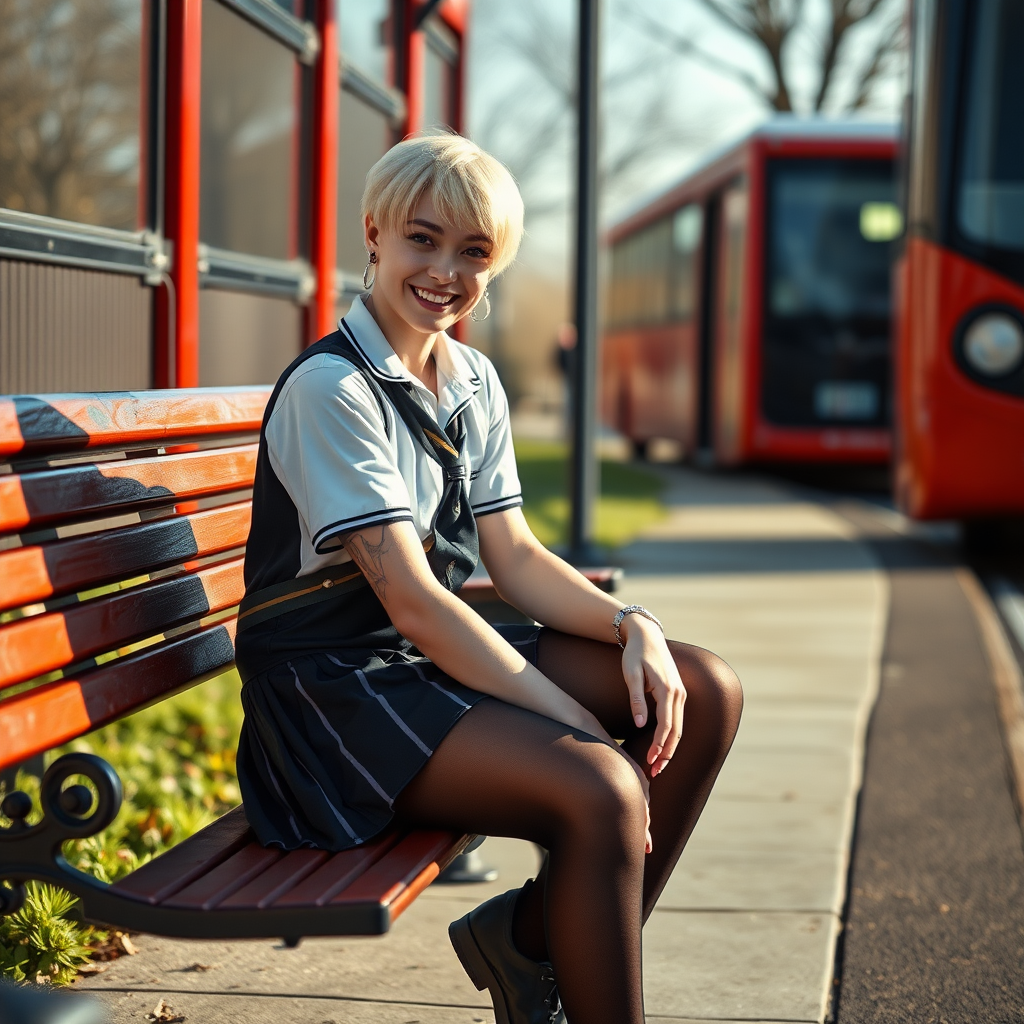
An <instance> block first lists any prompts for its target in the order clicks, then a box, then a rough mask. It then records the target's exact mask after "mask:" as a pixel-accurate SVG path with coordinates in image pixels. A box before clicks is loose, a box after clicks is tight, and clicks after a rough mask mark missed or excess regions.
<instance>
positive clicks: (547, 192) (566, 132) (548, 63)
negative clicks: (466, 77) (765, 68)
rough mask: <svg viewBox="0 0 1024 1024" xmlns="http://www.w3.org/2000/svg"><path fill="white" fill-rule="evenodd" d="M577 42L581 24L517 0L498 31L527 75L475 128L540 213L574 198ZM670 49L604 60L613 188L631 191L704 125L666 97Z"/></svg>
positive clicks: (607, 167) (606, 152)
mask: <svg viewBox="0 0 1024 1024" xmlns="http://www.w3.org/2000/svg"><path fill="white" fill-rule="evenodd" d="M576 45H577V41H576V39H575V34H574V25H573V24H572V23H571V22H569V21H568V20H567V19H564V18H559V17H558V15H557V10H556V9H555V8H554V7H553V5H551V4H542V3H539V2H537V0H524V2H522V3H521V4H519V5H517V6H516V8H515V17H514V18H510V19H508V21H507V22H503V23H502V25H501V27H500V29H498V30H496V31H495V36H494V38H493V46H494V48H495V50H496V51H497V52H498V53H499V54H501V55H503V57H504V58H505V59H506V62H507V63H506V67H515V68H518V69H519V75H518V76H511V77H510V78H509V80H508V86H507V88H506V89H504V90H503V91H502V92H501V93H500V94H499V95H496V96H495V97H494V98H493V99H492V100H491V102H490V104H489V105H488V107H487V108H486V110H485V112H484V114H483V116H482V117H481V118H480V119H479V121H478V124H477V129H476V132H475V134H476V136H477V137H478V138H479V140H480V141H481V143H482V144H483V145H484V146H485V147H487V148H488V149H491V150H493V151H494V152H495V153H497V154H498V155H499V156H500V157H501V158H502V160H503V161H504V162H505V163H506V164H507V165H508V166H509V168H510V169H511V170H512V172H513V174H515V176H516V178H517V180H518V181H519V184H520V188H521V189H522V192H523V196H524V199H525V200H526V204H527V214H528V216H532V217H534V218H538V217H544V216H548V215H551V214H555V213H560V212H564V211H565V209H566V208H567V204H568V198H569V189H568V179H567V177H566V175H565V167H566V164H567V162H569V161H570V160H571V158H572V155H573V146H574V143H575V119H576V108H577V101H576V88H577V81H576ZM671 57H672V55H671V54H670V53H668V52H662V53H658V52H657V51H655V52H653V53H652V52H643V53H639V54H631V55H624V56H618V57H617V58H614V59H613V60H612V61H610V62H609V66H607V67H606V68H605V69H603V73H602V81H601V103H602V133H601V134H602V147H601V163H600V168H599V174H600V179H601V181H600V186H601V189H602V193H603V194H604V195H606V196H609V195H610V196H613V197H614V196H615V194H616V193H622V192H624V191H627V190H628V189H629V188H630V185H631V184H632V183H633V182H634V181H635V179H636V176H637V175H638V173H639V172H640V171H641V169H642V168H643V167H644V165H645V164H646V163H648V162H649V161H650V159H651V158H652V157H653V156H655V155H657V156H663V154H664V152H665V151H666V149H671V148H673V147H679V146H684V145H692V144H693V143H694V142H695V141H697V134H698V133H697V131H695V129H694V128H693V127H692V126H684V125H682V124H681V123H680V121H679V119H677V118H676V117H675V116H674V114H673V111H672V109H671V105H670V104H669V103H667V102H666V95H668V93H669V91H670V86H669V80H668V75H669V72H670V70H671V64H672V60H671Z"/></svg>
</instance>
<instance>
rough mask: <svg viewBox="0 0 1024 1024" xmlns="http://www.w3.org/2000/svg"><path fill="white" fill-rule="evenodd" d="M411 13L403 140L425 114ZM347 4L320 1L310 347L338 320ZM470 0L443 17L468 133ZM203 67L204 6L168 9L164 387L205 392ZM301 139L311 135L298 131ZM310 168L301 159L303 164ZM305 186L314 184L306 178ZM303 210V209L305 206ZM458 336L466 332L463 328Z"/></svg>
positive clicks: (405, 15)
mask: <svg viewBox="0 0 1024 1024" xmlns="http://www.w3.org/2000/svg"><path fill="white" fill-rule="evenodd" d="M393 3H394V5H395V6H394V10H395V11H398V12H400V13H401V15H402V20H401V24H402V25H403V35H402V39H401V40H400V43H399V46H398V58H399V60H400V62H401V64H400V67H398V68H393V69H392V74H393V77H394V80H395V81H396V82H397V83H407V88H406V108H407V116H406V122H405V125H404V126H403V131H402V134H403V135H408V134H412V133H414V132H416V131H419V130H420V129H421V128H422V126H423V110H424V102H423V101H424V96H423V90H424V82H423V74H424V48H425V46H426V42H425V39H424V36H423V32H422V31H413V25H414V24H415V14H416V10H417V9H418V7H419V0H393ZM337 14H338V12H337V0H322V2H321V3H318V4H317V5H316V27H317V31H318V33H319V35H320V50H319V53H318V54H317V58H316V63H315V65H314V68H313V104H312V118H313V125H312V131H311V132H310V133H309V135H310V137H311V138H312V147H313V151H312V154H311V170H312V181H311V183H310V187H311V202H310V204H309V216H310V218H311V223H310V225H309V228H310V230H309V237H310V252H309V260H310V263H311V265H312V268H313V273H314V276H315V280H316V292H315V295H314V298H313V300H312V301H311V303H310V304H309V306H308V307H307V308H306V310H305V315H304V326H303V333H304V341H305V343H306V344H309V343H311V342H313V341H315V340H316V339H317V338H319V337H321V336H323V335H324V334H327V333H329V332H330V330H331V329H332V327H333V324H334V309H335V284H334V276H335V270H336V261H337V252H336V245H337V203H338V195H337V188H338V143H339V135H340V132H341V130H343V126H341V125H339V120H338V118H339V106H340V103H339V97H338V88H339V87H338V17H337ZM468 14H469V0H447V2H445V3H442V4H441V5H440V6H439V7H438V9H437V16H439V17H440V18H442V19H443V20H444V22H445V24H446V25H447V26H448V27H449V28H450V29H451V30H452V31H453V32H454V33H455V34H456V35H457V36H458V38H459V44H460V45H459V63H458V66H457V68H456V71H455V75H454V80H455V95H454V107H455V120H456V124H455V125H453V127H454V128H456V130H459V131H461V130H462V126H463V116H464V105H465V82H464V78H465V63H466V62H465V46H464V36H465V32H466V26H467V22H468ZM201 66H202V0H175V2H174V3H171V4H168V5H167V116H166V133H167V138H166V152H167V172H166V186H165V213H164V224H165V228H164V230H165V234H166V236H167V238H168V240H169V241H170V242H171V244H172V246H173V253H174V257H173V266H172V269H171V272H170V279H171V283H172V288H173V290H172V289H169V288H167V287H166V286H164V287H162V288H160V289H159V290H158V293H157V306H156V317H155V321H156V328H155V332H154V333H155V355H156V358H155V366H156V370H155V374H154V377H155V385H156V386H157V387H161V388H164V387H196V386H198V384H199V270H198V246H199V146H200V104H201V95H202V94H201V84H202V83H201V80H200V74H201ZM298 135H299V137H301V135H302V133H301V132H300V133H298ZM300 164H301V161H300ZM296 185H297V187H299V188H302V187H305V183H303V182H300V181H298V178H297V179H296ZM296 205H297V204H296ZM456 333H457V334H459V333H461V332H459V331H458V330H457V331H456Z"/></svg>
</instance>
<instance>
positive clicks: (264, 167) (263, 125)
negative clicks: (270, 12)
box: [199, 0, 299, 259]
mask: <svg viewBox="0 0 1024 1024" xmlns="http://www.w3.org/2000/svg"><path fill="white" fill-rule="evenodd" d="M298 86H299V69H298V62H297V61H296V59H295V56H294V54H293V53H292V52H291V51H290V50H289V49H287V48H286V47H285V46H283V45H282V44H281V43H278V42H276V41H275V40H273V39H272V38H271V37H270V36H268V35H267V34H266V33H264V32H262V31H261V30H260V29H258V28H256V27H255V26H254V25H252V24H250V23H249V22H248V21H246V20H245V19H244V18H241V17H239V16H238V15H237V14H235V13H233V12H232V11H229V10H228V9H227V8H226V7H224V6H223V5H222V4H220V3H218V0H203V54H202V106H201V131H202V139H201V161H202V167H201V173H200V207H199V211H200V215H199V237H200V238H201V239H202V241H203V242H205V243H206V244H208V245H213V246H216V247H218V248H221V249H231V250H234V251H236V252H244V253H251V254H252V255H256V256H270V257H276V258H278V259H289V258H291V257H292V256H294V255H295V240H294V225H295V220H296V215H295V207H296V201H295V189H296V170H297V168H296V164H297V152H298V146H297V126H298V116H297V112H298Z"/></svg>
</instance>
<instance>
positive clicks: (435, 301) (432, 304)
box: [409, 285, 458, 313]
mask: <svg viewBox="0 0 1024 1024" xmlns="http://www.w3.org/2000/svg"><path fill="white" fill-rule="evenodd" d="M409 287H410V288H411V289H412V293H413V295H415V296H416V299H417V301H418V302H419V303H420V305H421V306H424V307H425V308H427V309H429V310H431V311H432V312H435V313H440V312H443V311H444V310H446V309H447V308H448V307H449V306H450V305H451V304H452V303H453V302H454V301H455V300H456V299H457V298H458V295H453V294H452V293H451V292H434V291H430V290H429V289H427V288H419V287H417V286H416V285H410V286H409Z"/></svg>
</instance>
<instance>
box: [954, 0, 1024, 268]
mask: <svg viewBox="0 0 1024 1024" xmlns="http://www.w3.org/2000/svg"><path fill="white" fill-rule="evenodd" d="M971 16H972V20H973V24H972V25H971V30H970V35H969V38H970V44H969V56H968V69H967V76H966V95H965V97H964V107H963V111H964V116H963V125H962V130H961V139H960V140H959V145H958V146H957V151H958V152H959V153H960V155H961V163H960V169H959V170H960V173H959V180H958V183H957V188H956V198H955V203H956V220H957V227H958V229H959V231H960V232H961V233H962V234H963V236H964V237H965V238H966V239H967V240H969V241H970V242H972V243H975V244H976V245H978V246H980V247H984V248H986V249H991V250H996V252H995V253H992V254H991V255H993V256H996V257H998V256H999V255H1002V256H1003V257H1004V258H1003V259H1002V260H999V262H998V265H997V269H1001V270H1003V272H1004V273H1005V272H1009V273H1011V275H1012V276H1014V277H1016V278H1017V279H1018V280H1022V281H1024V61H1021V59H1020V49H1021V46H1022V45H1024V4H1022V3H1021V2H1020V0H986V2H985V3H978V4H974V5H971ZM1000 250H1001V251H1002V252H1001V253H1000V252H999V251H1000Z"/></svg>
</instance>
